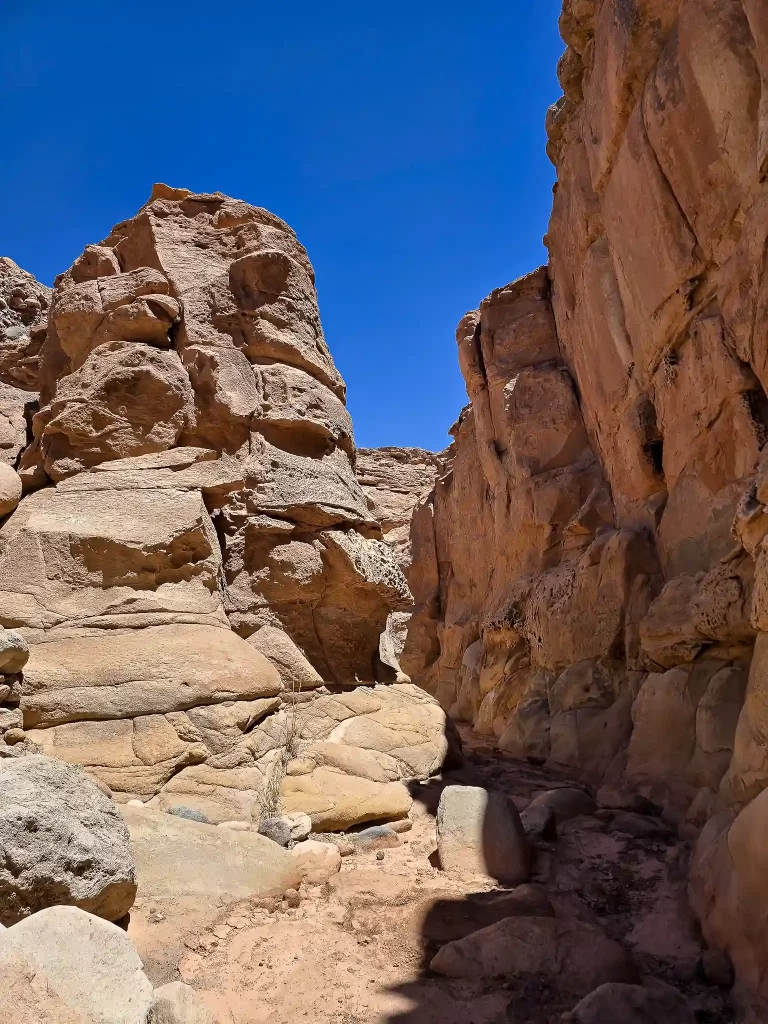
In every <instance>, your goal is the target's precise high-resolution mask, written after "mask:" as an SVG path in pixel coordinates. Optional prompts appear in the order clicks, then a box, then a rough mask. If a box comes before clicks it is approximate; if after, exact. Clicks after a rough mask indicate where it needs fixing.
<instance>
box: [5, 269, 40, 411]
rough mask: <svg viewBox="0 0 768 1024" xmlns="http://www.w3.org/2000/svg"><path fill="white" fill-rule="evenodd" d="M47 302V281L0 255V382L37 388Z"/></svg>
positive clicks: (26, 387)
mask: <svg viewBox="0 0 768 1024" xmlns="http://www.w3.org/2000/svg"><path fill="white" fill-rule="evenodd" d="M50 303H51V289H50V288H48V287H47V285H44V284H40V282H39V281H36V280H35V279H34V277H33V276H32V275H31V274H28V273H27V272H26V271H25V270H22V269H21V267H18V266H17V265H16V264H15V263H14V262H13V260H11V259H9V258H8V257H7V256H0V383H2V384H5V385H10V386H11V387H13V388H21V389H22V390H24V391H37V388H38V357H39V353H40V348H41V345H42V343H43V339H44V337H45V328H46V324H47V319H48V310H49V307H50ZM30 397H34V396H30Z"/></svg>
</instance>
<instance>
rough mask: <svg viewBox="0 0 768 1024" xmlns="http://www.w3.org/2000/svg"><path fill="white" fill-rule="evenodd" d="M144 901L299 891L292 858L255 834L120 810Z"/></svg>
mask: <svg viewBox="0 0 768 1024" xmlns="http://www.w3.org/2000/svg"><path fill="white" fill-rule="evenodd" d="M120 811H121V812H122V814H123V816H124V818H125V820H126V822H127V825H128V831H129V832H130V836H131V844H132V846H133V850H134V853H135V856H136V871H137V877H138V882H139V887H140V889H141V892H142V894H143V895H144V896H145V897H150V898H156V899H181V898H185V897H188V896H196V897H198V898H203V899H205V900H209V901H214V900H216V899H220V900H222V901H225V902H230V903H231V902H233V901H234V900H238V899H246V898H248V897H252V896H272V895H279V894H281V893H283V892H285V891H286V889H292V888H296V887H298V886H299V884H300V883H301V872H300V871H299V869H298V866H297V863H296V860H295V858H293V857H292V856H291V854H290V853H289V852H288V851H287V850H283V849H282V848H281V847H279V846H278V845H277V843H273V842H272V840H271V839H267V838H266V837H265V836H260V835H258V833H256V832H235V831H232V830H231V829H225V828H216V826H215V825H204V824H201V823H199V822H196V821H185V820H184V819H182V818H178V817H174V816H173V815H170V814H162V813H160V812H158V811H153V810H149V809H144V808H138V807H129V806H125V807H121V808H120Z"/></svg>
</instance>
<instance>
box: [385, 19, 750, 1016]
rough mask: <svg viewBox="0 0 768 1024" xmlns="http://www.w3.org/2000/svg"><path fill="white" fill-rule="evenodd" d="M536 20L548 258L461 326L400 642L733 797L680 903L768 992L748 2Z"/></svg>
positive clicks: (553, 725)
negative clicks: (688, 905) (450, 415)
mask: <svg viewBox="0 0 768 1024" xmlns="http://www.w3.org/2000/svg"><path fill="white" fill-rule="evenodd" d="M560 24H561V31H562V34H563V37H564V39H565V41H566V43H567V50H566V52H565V54H564V55H563V58H562V59H561V61H560V64H559V65H558V74H559V78H560V82H561V84H562V87H563V91H564V94H565V95H564V96H563V98H562V99H561V100H560V101H559V102H558V103H557V104H555V106H554V107H552V108H551V110H550V111H549V114H548V117H547V131H548V136H549V144H548V152H549V154H550V157H551V158H552V160H553V162H554V163H555V165H556V167H557V178H558V181H557V185H556V188H555V196H554V206H553V211H552V218H551V222H550V226H549V231H548V233H547V236H546V239H545V241H546V244H547V247H548V250H549V264H548V266H547V267H544V268H541V269H540V270H537V271H535V272H533V273H532V274H530V275H529V276H528V277H525V278H523V279H521V280H519V281H516V282H514V283H513V284H511V285H508V286H506V287H503V288H499V289H497V290H496V291H494V292H493V293H492V294H491V295H490V296H489V297H488V298H487V299H485V300H484V301H483V302H482V303H481V305H480V308H479V310H477V311H476V312H473V313H469V314H467V316H466V317H465V318H464V319H463V320H462V322H461V323H460V325H459V329H458V333H457V341H458V349H459V360H460V363H461V369H462V372H463V375H464V378H465V381H466V386H467V391H468V394H469V397H470V406H469V407H468V408H467V409H466V410H464V412H463V413H462V415H461V417H460V419H459V421H458V423H457V424H456V426H455V427H454V428H453V431H452V433H453V436H454V442H453V445H452V449H451V451H450V458H449V462H448V466H447V470H446V472H445V473H444V474H443V475H442V476H441V477H440V478H439V479H438V481H437V484H436V486H435V489H434V491H433V493H432V495H431V496H430V497H428V498H427V499H426V500H425V501H424V502H423V503H422V504H421V505H420V506H419V507H418V508H417V509H416V512H415V514H414V520H413V530H412V547H413V552H414V566H413V567H412V569H411V577H410V579H411V588H412V590H413V594H414V599H415V602H416V612H415V615H414V618H413V621H412V623H411V628H410V631H409V637H408V641H407V644H406V649H405V651H404V654H403V658H402V664H403V668H404V669H405V671H406V672H408V674H409V675H410V676H411V677H412V678H414V679H415V680H417V681H418V682H420V683H422V684H423V685H425V687H426V688H427V689H428V690H429V691H430V692H432V693H434V694H435V695H436V696H437V697H438V699H439V700H440V703H441V704H442V706H443V707H444V708H445V709H446V710H448V711H450V713H451V715H452V716H454V717H456V718H458V719H460V720H463V721H466V722H470V723H472V724H473V726H474V728H475V729H476V730H477V731H479V732H480V733H482V734H485V735H487V736H489V737H493V738H494V741H495V742H496V743H497V744H498V746H499V747H500V748H501V749H502V750H503V751H506V752H508V753H510V754H513V755H515V756H518V757H528V758H533V759H537V760H540V761H548V762H549V763H550V764H559V765H564V766H568V767H569V768H570V769H575V770H577V771H578V772H579V773H580V774H581V775H582V777H584V778H586V779H588V780H590V781H591V782H593V783H595V784H600V783H603V782H611V783H616V782H620V783H621V784H622V785H626V784H628V785H630V786H631V787H632V788H634V789H636V790H639V791H640V792H641V793H643V794H644V795H646V796H650V795H653V797H654V798H655V799H658V800H659V802H661V803H664V804H665V813H666V814H667V815H668V816H670V818H671V819H673V820H677V821H682V820H683V819H685V817H686V814H687V815H688V827H689V828H692V829H694V830H695V829H696V828H699V827H701V825H702V824H703V822H704V821H706V820H707V818H708V817H710V816H711V815H712V814H713V813H714V812H717V811H718V810H720V809H722V808H728V809H729V810H727V811H725V813H726V815H730V816H731V819H732V817H733V815H734V814H735V813H738V811H739V810H740V809H741V808H743V807H745V805H749V806H747V809H746V810H743V811H741V814H740V815H739V816H738V817H737V818H736V822H735V824H733V825H732V826H730V832H728V828H729V825H730V821H729V820H728V819H727V818H726V820H725V821H723V820H722V819H719V818H718V821H719V822H720V826H719V832H718V830H717V829H715V828H714V826H712V828H710V827H709V826H708V827H707V829H706V830H705V832H704V834H703V835H702V838H701V840H700V850H699V853H698V857H699V861H700V863H705V862H706V858H707V857H708V856H712V857H715V856H721V857H722V858H723V860H722V863H723V864H725V863H726V862H727V863H728V867H727V870H726V869H725V868H723V869H722V870H721V871H719V873H718V872H715V873H714V876H713V875H712V873H711V872H706V874H707V875H708V877H709V879H710V881H709V883H708V885H709V886H710V891H709V893H708V895H707V896H705V895H704V894H702V893H700V892H699V893H698V895H697V896H696V894H695V896H696V899H695V902H696V903H697V905H698V907H699V911H700V914H701V916H702V919H703V924H704V928H705V934H707V936H708V938H709V939H710V941H711V942H712V943H713V944H714V945H716V946H719V947H720V948H722V949H724V950H725V951H726V952H727V953H729V954H730V955H731V956H732V957H733V958H734V961H735V964H736V968H737V973H738V974H739V976H740V978H742V980H743V981H745V982H748V983H749V985H750V986H751V987H752V989H753V990H755V989H758V988H759V989H761V990H762V995H763V996H765V997H768V985H767V984H766V982H765V980H764V974H763V973H762V969H761V970H758V969H757V967H756V965H757V964H764V962H765V950H764V948H762V947H761V946H760V943H759V942H758V941H757V940H756V939H755V938H754V936H756V935H757V934H758V932H760V931H761V930H762V928H763V922H764V920H765V915H766V914H768V905H767V904H766V902H765V899H760V900H759V909H758V906H757V905H756V903H755V902H754V901H755V899H756V897H757V893H758V890H756V888H755V885H756V879H755V878H751V877H750V872H754V871H756V870H758V869H757V864H756V863H755V862H754V861H752V860H751V859H750V854H749V853H748V850H749V849H750V844H751V843H753V842H754V841H755V840H754V838H753V837H752V836H750V832H751V828H752V826H750V828H748V827H747V825H746V823H745V822H744V821H743V819H744V815H747V816H750V818H749V820H750V821H752V820H753V819H757V817H758V816H759V813H760V812H759V810H758V808H757V805H758V804H759V803H760V801H759V799H758V800H757V801H755V803H754V804H750V801H752V800H753V799H754V798H755V797H757V796H758V794H759V793H760V792H761V791H762V790H763V789H764V787H766V785H767V784H768V743H766V734H767V731H768V718H767V717H766V707H765V690H766V682H765V665H766V652H767V651H768V639H766V632H765V631H766V629H768V618H767V617H766V612H765V607H764V605H765V599H764V594H765V591H766V578H765V575H764V574H765V571H766V567H767V566H768V561H766V554H765V550H764V543H765V541H764V538H765V536H766V533H768V516H766V514H765V506H766V504H767V503H768V487H766V465H767V464H768V463H767V461H766V449H765V448H764V445H765V442H766V438H767V437H768V347H766V330H767V329H768V320H767V319H766V317H767V316H768V314H767V312H766V311H767V309H768V306H767V305H766V285H765V283H766V279H768V278H767V277H766V274H767V272H768V265H767V264H766V238H768V179H766V173H767V172H768V20H767V19H766V16H765V10H764V5H763V4H761V3H758V2H757V0H631V2H624V0H602V2H594V0H566V2H565V4H564V8H563V13H562V17H561V22H560ZM468 523H470V524H472V525H471V528H468V527H467V524H468ZM740 823H741V824H740ZM717 836H719V837H720V839H719V840H718V839H717V838H716V837H717ZM748 836H749V838H747V837H748ZM729 837H730V838H729ZM738 837H740V838H738ZM737 841H738V846H739V850H740V851H741V852H740V855H739V857H738V858H737V857H736V856H735V855H734V854H733V846H734V844H735V843H737ZM718 842H719V843H720V847H718V846H717V844H718ZM711 844H714V847H713V849H720V848H721V853H720V854H717V853H716V852H712V851H710V850H709V847H710V845H711ZM723 844H725V845H723ZM728 848H731V850H732V859H729V858H728V855H727V853H726V852H725V851H726V850H727V849H728ZM753 849H755V848H753ZM702 877H703V874H702V873H701V872H700V873H698V874H696V875H695V876H694V889H697V887H700V886H701V884H702V882H701V878H702ZM736 892H740V893H742V894H743V895H742V896H740V897H739V900H740V901H741V900H742V899H743V900H744V901H745V903H744V905H746V901H749V900H752V901H753V902H751V903H750V909H749V912H748V913H749V914H750V915H755V920H754V921H753V922H751V923H748V922H745V919H744V916H741V917H740V915H739V913H738V911H737V910H736V907H735V905H734V903H733V901H734V899H736V897H735V895H734V894H735V893H736ZM763 892H764V887H762V888H760V889H759V893H760V894H762V893H763ZM729 901H730V902H729ZM725 904H728V906H729V908H730V909H729V910H728V911H726V910H725V909H724V906H725ZM741 905H742V903H741V902H739V903H738V906H741ZM758 920H759V922H760V923H759V924H758V923H757V922H758ZM749 936H752V938H750V937H749ZM764 1016H765V1010H763V1017H761V1018H760V1019H764Z"/></svg>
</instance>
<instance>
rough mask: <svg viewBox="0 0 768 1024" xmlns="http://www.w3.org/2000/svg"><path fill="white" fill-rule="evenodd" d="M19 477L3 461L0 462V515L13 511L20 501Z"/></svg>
mask: <svg viewBox="0 0 768 1024" xmlns="http://www.w3.org/2000/svg"><path fill="white" fill-rule="evenodd" d="M21 491H22V486H21V477H20V476H19V474H18V473H17V472H16V470H15V469H12V468H11V467H10V466H8V465H6V464H5V463H4V462H0V516H7V515H8V513H9V512H13V510H14V509H15V508H16V506H17V505H18V504H19V502H20V501H21Z"/></svg>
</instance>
